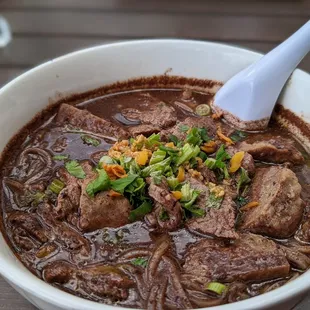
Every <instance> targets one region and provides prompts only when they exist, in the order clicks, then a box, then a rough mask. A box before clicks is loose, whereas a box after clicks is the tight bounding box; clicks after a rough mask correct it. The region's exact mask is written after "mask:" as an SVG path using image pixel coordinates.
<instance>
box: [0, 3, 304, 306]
mask: <svg viewBox="0 0 310 310" xmlns="http://www.w3.org/2000/svg"><path fill="white" fill-rule="evenodd" d="M0 15H1V16H2V17H4V18H5V19H6V21H7V22H8V24H9V27H10V29H11V32H12V38H11V41H10V42H9V43H8V44H7V42H5V43H4V44H3V45H5V46H4V47H0V86H2V85H3V84H5V83H7V82H8V81H9V80H11V79H13V78H14V77H16V76H18V75H19V74H21V73H22V72H24V71H26V70H28V69H30V68H32V67H34V66H36V65H38V64H40V63H42V62H45V61H46V60H50V59H53V58H55V57H58V56H61V55H63V54H66V53H69V52H72V51H76V50H78V49H81V48H85V47H89V46H93V45H98V44H105V43H109V42H116V41H122V40H132V39H143V38H188V39H198V40H204V41H207V40H208V41H216V42H222V43H228V44H232V45H237V46H242V47H246V48H249V49H252V50H256V51H260V52H264V53H265V52H268V51H269V50H271V49H272V48H273V47H274V46H276V45H277V44H279V43H280V42H281V41H283V40H284V39H286V38H287V37H288V36H289V35H291V34H292V33H293V32H294V31H295V30H297V29H298V28H299V27H300V26H302V25H303V24H304V23H305V22H307V21H308V20H309V17H310V0H265V1H263V0H0ZM1 25H2V26H3V25H4V24H2V23H1V22H0V26H1ZM0 34H1V32H0ZM2 34H3V33H2ZM7 39H8V40H6V41H9V37H7ZM0 41H1V40H0ZM0 45H1V42H0ZM299 67H300V68H302V69H304V70H306V71H308V72H309V71H310V55H308V56H307V57H306V58H305V59H304V61H303V62H302V63H301V64H300V66H299ZM81 74H83V73H82V72H81ZM0 309H1V310H9V309H10V310H11V309H18V310H31V309H35V308H34V307H33V306H32V305H30V303H28V302H27V301H25V300H24V299H23V298H22V297H21V296H19V295H18V294H17V293H16V292H15V291H13V289H11V288H10V287H9V286H8V285H7V284H6V283H5V282H4V281H3V280H2V279H1V278H0ZM295 309H296V310H306V309H310V298H309V299H308V300H305V301H304V302H303V303H302V304H300V305H298V306H297V307H296V308H295Z"/></svg>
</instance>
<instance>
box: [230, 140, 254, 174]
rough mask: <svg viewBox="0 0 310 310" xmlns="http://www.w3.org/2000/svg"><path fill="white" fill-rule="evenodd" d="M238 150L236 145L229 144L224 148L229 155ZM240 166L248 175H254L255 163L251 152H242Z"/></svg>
mask: <svg viewBox="0 0 310 310" xmlns="http://www.w3.org/2000/svg"><path fill="white" fill-rule="evenodd" d="M239 151H240V150H239V148H238V147H233V146H229V147H227V148H226V152H227V153H228V154H229V155H230V156H234V155H235V154H236V153H237V152H239ZM241 167H242V168H244V169H245V170H246V171H247V172H248V173H249V175H254V173H255V164H254V159H253V157H252V155H251V154H249V153H247V152H245V153H244V157H243V160H242V162H241Z"/></svg>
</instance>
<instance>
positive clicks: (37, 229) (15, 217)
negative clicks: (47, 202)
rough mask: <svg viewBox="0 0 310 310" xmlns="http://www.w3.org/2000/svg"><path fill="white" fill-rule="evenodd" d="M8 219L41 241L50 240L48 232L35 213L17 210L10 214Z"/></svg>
mask: <svg viewBox="0 0 310 310" xmlns="http://www.w3.org/2000/svg"><path fill="white" fill-rule="evenodd" d="M8 221H9V222H10V223H11V225H13V226H14V227H19V228H22V229H23V230H24V231H25V232H26V233H27V234H28V235H29V236H30V237H32V238H34V239H35V240H37V241H39V242H40V243H44V242H47V241H48V238H47V236H46V232H45V230H44V228H43V227H42V225H41V224H40V222H39V220H38V219H37V217H36V216H35V215H33V214H29V213H26V212H19V211H16V212H12V213H11V214H10V215H9V217H8Z"/></svg>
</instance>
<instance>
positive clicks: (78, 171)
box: [65, 160, 86, 179]
mask: <svg viewBox="0 0 310 310" xmlns="http://www.w3.org/2000/svg"><path fill="white" fill-rule="evenodd" d="M65 167H66V169H67V171H68V172H69V173H70V174H71V175H73V176H74V177H76V178H78V179H85V177H86V174H85V172H84V170H83V168H82V166H81V165H80V164H79V163H78V162H77V161H76V160H71V161H69V162H67V163H66V164H65Z"/></svg>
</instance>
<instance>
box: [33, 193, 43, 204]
mask: <svg viewBox="0 0 310 310" xmlns="http://www.w3.org/2000/svg"><path fill="white" fill-rule="evenodd" d="M44 197H45V194H44V193H42V192H36V193H35V194H34V195H33V202H34V203H35V204H39V203H40V202H41V201H43V199H44Z"/></svg>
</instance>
